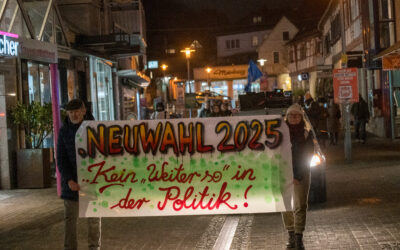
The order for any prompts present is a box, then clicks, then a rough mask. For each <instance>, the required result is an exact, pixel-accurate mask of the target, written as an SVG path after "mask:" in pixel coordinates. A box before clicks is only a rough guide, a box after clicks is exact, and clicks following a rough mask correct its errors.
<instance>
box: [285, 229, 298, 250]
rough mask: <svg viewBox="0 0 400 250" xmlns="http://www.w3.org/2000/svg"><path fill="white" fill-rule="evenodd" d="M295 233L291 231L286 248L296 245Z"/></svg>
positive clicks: (292, 247)
mask: <svg viewBox="0 0 400 250" xmlns="http://www.w3.org/2000/svg"><path fill="white" fill-rule="evenodd" d="M294 235H295V234H294V232H293V231H289V238H288V242H287V243H286V249H294V247H295V246H296V245H295V244H296V243H295V237H294Z"/></svg>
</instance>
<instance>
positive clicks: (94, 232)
mask: <svg viewBox="0 0 400 250" xmlns="http://www.w3.org/2000/svg"><path fill="white" fill-rule="evenodd" d="M66 110H67V117H66V120H65V123H64V124H63V126H62V127H61V128H60V132H59V136H58V142H57V163H58V169H59V171H60V174H61V185H62V186H61V198H62V199H64V230H65V231H64V249H65V250H67V249H68V250H69V249H74V250H76V249H77V247H78V242H77V231H76V227H77V219H78V212H79V201H78V191H79V190H80V186H79V184H78V181H77V178H78V176H77V166H76V152H75V134H76V132H77V130H78V128H79V126H80V125H81V123H82V122H83V120H84V119H85V117H86V119H92V118H93V116H90V115H89V114H87V112H86V108H85V105H84V103H83V101H82V100H80V99H73V100H71V101H69V102H68V104H67V106H66ZM87 222H88V246H89V249H100V241H101V240H100V239H101V219H100V218H88V221H87Z"/></svg>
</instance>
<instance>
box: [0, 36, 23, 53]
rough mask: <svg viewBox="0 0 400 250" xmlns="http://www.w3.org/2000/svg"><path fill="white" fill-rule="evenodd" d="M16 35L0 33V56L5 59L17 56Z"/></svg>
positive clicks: (17, 44) (17, 43)
mask: <svg viewBox="0 0 400 250" xmlns="http://www.w3.org/2000/svg"><path fill="white" fill-rule="evenodd" d="M16 38H18V35H17V34H12V33H8V32H4V31H0V55H1V56H5V57H14V56H18V50H19V48H18V46H19V42H18V41H17V40H16Z"/></svg>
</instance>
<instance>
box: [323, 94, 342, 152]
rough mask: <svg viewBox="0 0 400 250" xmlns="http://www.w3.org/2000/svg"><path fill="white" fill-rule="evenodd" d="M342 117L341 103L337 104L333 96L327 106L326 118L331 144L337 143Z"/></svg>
mask: <svg viewBox="0 0 400 250" xmlns="http://www.w3.org/2000/svg"><path fill="white" fill-rule="evenodd" d="M341 117H342V114H341V112H340V108H339V105H337V104H336V103H335V102H334V99H333V98H330V99H329V103H328V107H327V118H326V128H327V130H328V136H329V144H330V145H336V144H337V141H338V137H339V136H338V135H339V128H340V118H341Z"/></svg>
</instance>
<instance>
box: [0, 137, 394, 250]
mask: <svg viewBox="0 0 400 250" xmlns="http://www.w3.org/2000/svg"><path fill="white" fill-rule="evenodd" d="M326 151H327V159H328V165H327V173H326V178H327V191H328V197H327V199H328V200H327V202H326V203H323V204H318V205H312V206H311V207H310V210H309V213H308V217H307V228H306V232H305V235H304V241H305V246H306V249H352V250H353V249H400V143H399V142H391V141H388V140H383V139H378V138H372V139H370V140H369V141H368V142H367V144H365V145H362V144H353V163H352V164H345V163H344V159H343V152H342V151H343V147H341V146H333V147H328V148H327V150H326ZM225 218H226V216H224V215H215V216H177V217H145V218H103V220H102V223H103V225H102V230H103V231H102V245H103V248H102V249H106V250H108V249H146V250H147V249H212V248H213V246H214V244H215V242H216V240H217V238H218V235H219V233H220V231H221V228H222V227H223V224H224V221H225ZM78 230H79V246H80V248H79V249H87V248H86V234H87V230H86V221H85V220H84V219H82V220H80V221H79V225H78ZM285 241H286V232H285V231H284V228H283V225H282V221H281V217H280V214H278V213H274V214H247V215H241V216H240V220H239V223H238V226H237V228H236V231H235V235H234V238H233V240H232V244H231V247H230V249H284V244H285ZM62 244H63V202H62V200H60V199H58V198H57V196H56V191H55V188H49V189H31V190H0V249H29V250H30V249H62Z"/></svg>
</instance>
